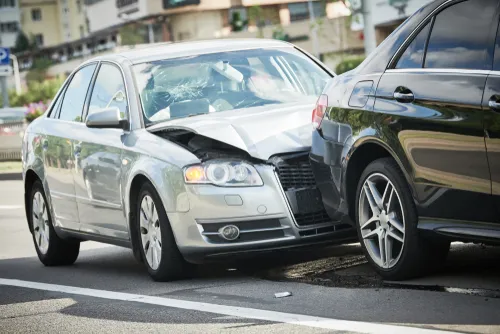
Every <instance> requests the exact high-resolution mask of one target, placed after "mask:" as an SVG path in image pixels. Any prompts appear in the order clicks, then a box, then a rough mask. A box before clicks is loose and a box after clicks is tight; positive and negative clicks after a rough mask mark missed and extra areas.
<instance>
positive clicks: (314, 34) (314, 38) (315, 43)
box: [307, 0, 319, 59]
mask: <svg viewBox="0 0 500 334" xmlns="http://www.w3.org/2000/svg"><path fill="white" fill-rule="evenodd" d="M307 6H308V9H309V17H310V19H311V28H312V30H311V38H312V44H313V52H312V53H313V55H314V56H315V57H316V58H318V59H319V49H318V32H317V27H316V19H315V17H314V11H313V4H312V0H308V1H307Z"/></svg>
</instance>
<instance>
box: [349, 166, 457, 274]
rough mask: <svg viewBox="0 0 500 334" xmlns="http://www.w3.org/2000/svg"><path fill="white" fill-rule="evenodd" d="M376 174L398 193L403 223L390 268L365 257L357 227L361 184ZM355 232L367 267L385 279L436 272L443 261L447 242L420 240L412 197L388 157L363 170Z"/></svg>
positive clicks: (357, 193)
mask: <svg viewBox="0 0 500 334" xmlns="http://www.w3.org/2000/svg"><path fill="white" fill-rule="evenodd" d="M375 173H378V174H382V175H384V176H385V177H387V178H388V179H389V180H390V181H391V183H392V184H393V186H394V188H395V189H396V191H397V192H398V194H399V197H400V200H401V203H402V206H403V215H404V220H405V226H404V245H403V249H402V253H401V256H400V257H399V260H398V261H397V263H396V264H394V266H393V267H392V268H383V267H381V266H379V265H378V264H377V263H376V262H375V261H374V260H373V259H372V257H371V255H370V254H369V252H368V250H367V248H366V245H365V243H364V241H363V238H362V234H361V228H360V227H361V226H360V222H359V219H360V213H359V210H360V208H359V206H360V205H359V201H360V195H361V190H362V187H363V184H364V183H365V181H366V180H367V179H368V177H369V176H371V175H373V174H375ZM354 205H355V208H356V210H355V212H356V229H357V231H358V238H359V240H360V243H361V247H362V248H363V252H364V253H365V256H366V257H367V259H368V261H369V262H370V264H371V265H372V266H373V267H374V268H375V270H376V271H377V272H378V273H379V274H380V276H382V278H384V279H386V280H394V281H397V280H405V279H410V278H414V277H418V276H421V275H424V274H426V273H428V272H429V271H431V270H435V269H437V268H438V267H439V266H440V265H441V264H442V263H443V262H444V260H445V259H446V256H447V254H448V250H449V247H450V243H449V242H448V241H446V240H430V239H425V238H423V237H422V236H421V235H420V233H419V231H418V229H417V224H418V215H417V210H416V208H415V203H414V201H413V197H412V194H411V191H410V188H409V186H408V183H407V181H406V178H405V177H404V175H403V173H402V171H401V169H400V168H399V166H398V165H397V163H396V162H395V161H394V160H393V159H392V158H383V159H379V160H376V161H374V162H372V163H371V164H369V165H368V166H367V167H366V169H365V170H364V171H363V173H362V175H361V178H360V180H359V183H358V188H357V191H356V203H354Z"/></svg>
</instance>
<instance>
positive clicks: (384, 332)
mask: <svg viewBox="0 0 500 334" xmlns="http://www.w3.org/2000/svg"><path fill="white" fill-rule="evenodd" d="M0 285H7V286H16V287H22V288H30V289H37V290H44V291H52V292H60V293H69V294H73V295H80V296H88V297H95V298H104V299H111V300H120V301H127V302H136V303H143V304H152V305H159V306H166V307H172V308H179V309H184V310H193V311H199V312H206V313H215V314H222V315H226V316H233V317H241V318H246V319H257V320H264V321H271V322H280V323H287V324H292V325H300V326H307V327H315V328H323V329H331V330H337V331H352V332H358V333H368V334H392V333H394V334H399V333H405V334H417V333H418V334H427V333H428V334H438V333H440V334H451V333H452V332H451V331H439V330H431V329H423V328H415V327H406V326H395V325H385V324H379V323H369V322H361V321H350V320H337V319H329V318H321V317H314V316H308V315H301V314H293V313H283V312H275V311H266V310H260V309H255V308H246V307H238V306H226V305H219V304H210V303H201V302H193V301H187V300H181V299H171V298H162V297H155V296H147V295H137V294H131V293H124V292H115V291H106V290H96V289H87V288H79V287H74V286H66V285H56V284H47V283H39V282H30V281H21V280H17V279H5V278H0Z"/></svg>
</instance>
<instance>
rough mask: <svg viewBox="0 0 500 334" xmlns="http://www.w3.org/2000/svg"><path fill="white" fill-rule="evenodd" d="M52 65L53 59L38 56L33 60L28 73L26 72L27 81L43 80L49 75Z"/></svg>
mask: <svg viewBox="0 0 500 334" xmlns="http://www.w3.org/2000/svg"><path fill="white" fill-rule="evenodd" d="M50 66H52V61H51V60H50V59H48V58H37V59H35V60H34V61H33V66H32V67H31V69H30V71H29V72H28V74H26V81H28V82H42V81H44V80H45V78H46V77H47V70H48V68H49V67H50Z"/></svg>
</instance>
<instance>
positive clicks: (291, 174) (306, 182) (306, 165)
mask: <svg viewBox="0 0 500 334" xmlns="http://www.w3.org/2000/svg"><path fill="white" fill-rule="evenodd" d="M276 167H277V171H278V176H279V179H280V182H281V186H282V187H283V189H284V190H285V191H287V190H289V189H301V188H311V187H314V186H315V185H316V182H315V181H314V174H313V171H312V168H311V163H310V162H309V159H307V160H306V161H296V162H293V163H291V164H288V163H281V164H279V165H278V166H276Z"/></svg>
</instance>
